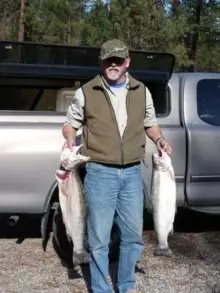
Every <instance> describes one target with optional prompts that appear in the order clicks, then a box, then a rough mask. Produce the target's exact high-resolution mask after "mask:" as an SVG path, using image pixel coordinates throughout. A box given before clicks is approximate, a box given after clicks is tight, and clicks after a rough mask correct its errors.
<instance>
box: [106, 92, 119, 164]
mask: <svg viewBox="0 0 220 293" xmlns="http://www.w3.org/2000/svg"><path fill="white" fill-rule="evenodd" d="M102 90H103V93H104V95H105V97H106V100H107V102H108V105H109V107H110V109H111V113H112V116H113V118H114V120H115V123H116V125H117V130H118V136H119V139H120V141H121V143H120V150H121V163H122V165H124V154H123V142H122V137H121V135H120V131H119V128H118V123H117V119H116V115H115V111H114V108H113V106H112V103H111V99H110V97H109V94H108V92H106V90H104V89H102Z"/></svg>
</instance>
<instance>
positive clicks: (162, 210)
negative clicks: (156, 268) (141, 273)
mask: <svg viewBox="0 0 220 293" xmlns="http://www.w3.org/2000/svg"><path fill="white" fill-rule="evenodd" d="M151 196H152V208H153V221H154V230H155V232H156V238H157V246H156V248H155V250H154V255H155V256H169V257H171V256H172V251H171V249H170V248H169V245H168V236H169V235H172V233H173V223H174V218H175V213H176V184H175V174H174V170H173V166H172V162H171V158H170V157H169V156H168V155H167V154H166V153H165V152H163V151H162V152H161V156H159V155H158V153H154V154H153V175H152V189H151Z"/></svg>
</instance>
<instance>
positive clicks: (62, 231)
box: [52, 204, 73, 268]
mask: <svg viewBox="0 0 220 293" xmlns="http://www.w3.org/2000/svg"><path fill="white" fill-rule="evenodd" d="M52 229H53V238H52V244H53V247H54V250H55V251H56V253H57V255H58V257H59V258H60V260H61V263H62V264H63V266H67V267H69V268H70V267H72V266H73V264H72V254H73V248H72V245H71V243H70V242H69V240H68V238H67V235H66V228H65V225H64V223H63V218H62V212H61V208H60V205H59V204H58V205H57V207H56V209H55V212H54V216H53V223H52Z"/></svg>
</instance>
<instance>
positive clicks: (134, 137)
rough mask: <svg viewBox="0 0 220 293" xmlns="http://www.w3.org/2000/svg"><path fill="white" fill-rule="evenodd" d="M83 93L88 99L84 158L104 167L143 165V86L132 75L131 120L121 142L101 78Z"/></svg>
mask: <svg viewBox="0 0 220 293" xmlns="http://www.w3.org/2000/svg"><path fill="white" fill-rule="evenodd" d="M82 90H83V93H84V96H85V113H84V114H85V124H84V127H83V136H82V143H83V144H84V147H83V150H82V152H83V154H84V155H86V156H89V157H91V160H92V161H94V162H99V163H105V164H116V165H126V164H130V163H135V162H138V161H140V160H141V159H142V158H143V154H144V149H145V143H146V137H145V131H144V118H145V86H144V84H142V83H141V82H139V81H137V80H135V79H134V78H132V77H131V76H130V75H129V86H128V94H127V97H126V106H127V115H128V120H127V126H126V128H125V131H124V134H123V137H122V138H121V137H120V133H119V130H118V124H117V121H116V117H115V112H114V109H113V107H112V104H111V101H110V97H109V96H108V93H107V91H106V90H105V88H104V87H103V85H102V82H101V77H100V75H97V76H96V77H95V78H94V79H92V80H91V81H89V82H88V83H86V84H84V85H83V86H82Z"/></svg>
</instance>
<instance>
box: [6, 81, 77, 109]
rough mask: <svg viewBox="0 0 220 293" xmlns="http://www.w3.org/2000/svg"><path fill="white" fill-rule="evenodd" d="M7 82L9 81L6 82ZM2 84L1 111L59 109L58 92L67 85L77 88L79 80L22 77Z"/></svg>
mask: <svg viewBox="0 0 220 293" xmlns="http://www.w3.org/2000/svg"><path fill="white" fill-rule="evenodd" d="M6 84H7V82H6ZM6 84H4V85H0V96H1V99H0V111H57V109H56V107H57V93H58V91H59V90H60V89H61V88H63V87H65V86H69V87H72V88H73V90H76V89H77V88H78V87H79V86H80V82H78V81H73V80H71V81H65V82H63V81H62V82H59V80H58V81H57V80H56V81H51V80H49V81H46V80H44V81H43V82H42V81H37V80H35V81H34V82H33V81H32V80H28V79H25V80H23V79H21V80H19V81H18V82H15V81H14V84H11V83H10V81H9V82H8V85H6Z"/></svg>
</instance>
